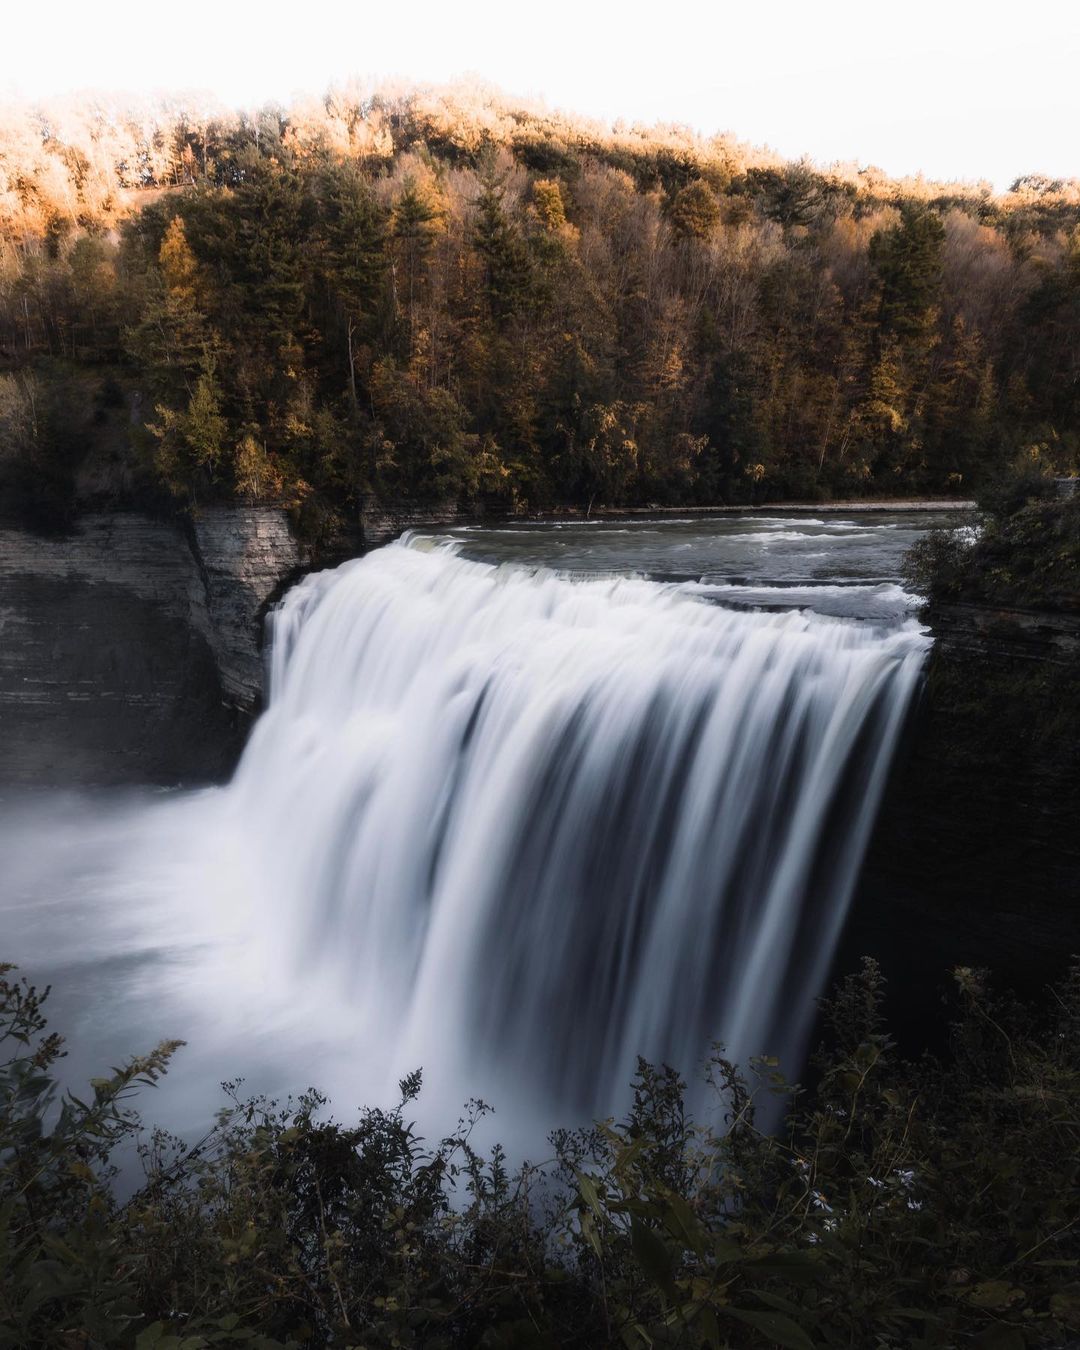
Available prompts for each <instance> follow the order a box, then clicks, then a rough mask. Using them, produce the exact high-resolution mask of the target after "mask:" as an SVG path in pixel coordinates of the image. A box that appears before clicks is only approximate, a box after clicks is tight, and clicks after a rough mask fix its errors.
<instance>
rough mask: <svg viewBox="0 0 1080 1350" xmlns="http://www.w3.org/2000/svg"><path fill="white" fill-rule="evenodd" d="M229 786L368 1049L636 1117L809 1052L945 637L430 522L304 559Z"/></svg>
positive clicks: (271, 917)
mask: <svg viewBox="0 0 1080 1350" xmlns="http://www.w3.org/2000/svg"><path fill="white" fill-rule="evenodd" d="M271 624H272V627H271V655H270V698H269V707H268V710H267V712H266V713H265V714H264V716H263V717H262V718H261V720H260V721H259V723H258V725H257V726H256V728H255V731H254V733H253V735H252V738H251V741H250V743H249V745H248V748H247V750H246V751H245V754H244V758H243V761H242V763H241V765H240V768H239V770H238V773H237V777H236V779H235V781H234V783H233V785H232V787H231V788H230V789H229V792H228V800H229V809H230V810H231V811H235V812H236V813H237V814H238V815H239V816H241V817H243V818H246V821H247V823H248V825H249V826H250V831H251V833H253V834H257V836H258V838H259V839H260V841H263V844H262V851H261V854H260V857H259V859H258V861H257V864H256V865H257V867H258V869H259V878H258V889H259V893H260V895H261V896H262V901H261V906H262V908H263V909H264V910H265V914H264V917H265V920H266V924H267V926H268V927H270V928H272V929H273V930H274V932H275V933H276V934H277V937H276V941H277V942H278V943H279V944H280V948H281V951H282V953H283V954H285V955H286V956H287V958H288V959H289V960H291V961H293V962H295V963H296V965H297V966H298V968H300V969H302V970H303V972H304V978H305V980H307V981H314V982H317V983H319V984H320V985H322V986H324V987H330V986H332V987H334V989H335V990H336V992H337V993H338V995H339V996H340V998H341V999H342V1000H343V1002H344V1006H345V1007H347V1008H348V1009H349V1015H350V1017H353V1018H355V1023H356V1026H357V1028H358V1035H359V1036H360V1038H361V1041H362V1044H363V1046H364V1047H365V1050H364V1055H365V1058H366V1059H367V1060H368V1061H369V1062H370V1063H371V1064H373V1065H376V1066H378V1068H379V1069H381V1070H382V1071H384V1072H385V1073H386V1074H387V1075H389V1074H396V1073H401V1072H404V1071H407V1070H408V1069H410V1068H413V1067H416V1066H418V1065H423V1066H424V1068H425V1073H426V1074H428V1073H430V1072H431V1071H432V1070H435V1069H436V1068H437V1069H438V1072H439V1073H440V1074H442V1075H443V1076H444V1077H445V1078H446V1079H447V1081H448V1082H454V1083H456V1084H457V1086H458V1090H459V1093H460V1094H461V1095H464V1094H467V1093H469V1092H474V1091H482V1092H484V1093H485V1094H487V1093H494V1094H496V1096H497V1099H498V1100H501V1101H505V1100H506V1098H507V1095H508V1094H509V1093H514V1094H517V1095H518V1096H519V1097H521V1096H523V1097H524V1098H525V1099H526V1100H531V1101H534V1102H535V1103H536V1104H537V1109H538V1110H541V1109H542V1110H544V1112H545V1114H546V1115H547V1119H548V1122H549V1123H554V1122H555V1121H557V1120H560V1119H565V1115H563V1116H560V1115H559V1114H558V1113H559V1112H560V1111H562V1112H564V1113H565V1112H567V1111H570V1112H577V1113H580V1114H584V1115H587V1114H590V1113H591V1114H594V1115H603V1114H607V1113H608V1112H610V1111H612V1110H615V1109H617V1108H618V1105H619V1093H620V1090H621V1089H622V1088H623V1087H624V1085H625V1084H626V1083H627V1082H628V1081H629V1078H630V1076H631V1075H632V1073H633V1069H634V1064H635V1059H636V1056H637V1055H639V1054H643V1055H645V1056H647V1057H649V1058H651V1059H654V1060H660V1059H663V1060H666V1061H668V1062H670V1063H672V1064H675V1065H677V1066H678V1067H679V1068H680V1069H682V1070H683V1071H684V1072H691V1071H692V1070H693V1068H694V1066H695V1064H696V1063H697V1062H698V1061H699V1060H700V1059H701V1057H702V1056H703V1054H705V1053H706V1052H707V1050H708V1047H709V1045H710V1043H711V1042H712V1041H714V1040H720V1041H722V1042H724V1043H725V1044H726V1045H727V1047H728V1049H729V1052H730V1053H731V1054H732V1055H734V1056H735V1057H737V1058H745V1057H747V1056H749V1055H753V1054H757V1053H763V1052H764V1053H771V1054H780V1055H781V1056H783V1055H788V1056H795V1055H797V1054H798V1052H799V1048H800V1044H801V1041H802V1039H803V1038H804V1036H805V1033H806V1030H807V1027H808V1022H809V1018H810V1016H811V1015H812V1003H813V998H814V996H815V995H816V994H817V993H818V992H819V990H820V986H821V983H822V981H823V980H824V978H825V975H826V973H827V969H828V966H829V962H830V960H831V957H832V954H833V951H834V948H835V943H836V940H837V938H838V936H839V931H840V928H841V925H842V923H843V919H844V915H845V912H846V908H847V905H848V903H849V899H850V896H851V892H852V889H853V886H854V883H855V878H856V873H857V870H858V867H859V864H860V861H861V858H862V854H863V851H864V848H865V845H866V842H867V838H868V834H869V831H870V829H871V826H872V824H873V818H874V814H875V812H876V810H877V807H878V804H879V802H880V797H881V793H882V790H883V787H884V782H885V778H886V774H887V770H888V766H889V762H890V759H891V756H892V752H893V749H894V746H895V743H896V740H897V737H898V734H899V732H900V729H901V726H902V724H903V720H904V716H905V713H906V710H907V708H908V706H909V703H910V700H911V697H912V694H913V692H914V691H915V689H916V687H917V684H918V680H919V676H920V670H921V666H922V662H923V658H924V655H925V650H926V646H927V639H926V638H925V637H924V636H923V635H922V634H921V632H920V630H919V629H918V627H917V626H916V625H915V624H913V623H910V622H908V623H906V624H901V625H898V626H894V627H891V628H881V627H875V626H873V625H870V624H865V623H856V622H849V621H842V620H837V619H830V618H824V617H821V616H818V615H814V614H811V613H808V612H805V611H792V612H787V613H756V612H744V611H735V610H729V609H724V608H721V607H719V606H718V605H716V604H712V603H706V602H705V601H704V600H702V599H701V598H700V597H695V596H692V595H688V594H686V593H685V592H683V593H680V592H679V591H678V589H677V588H676V587H673V586H664V585H659V584H656V583H653V582H649V581H644V580H639V579H634V578H605V579H602V580H570V579H568V578H566V577H563V576H560V575H557V574H555V573H550V572H543V571H528V570H525V569H522V568H516V567H492V566H488V565H486V564H482V563H474V562H468V561H465V560H463V559H462V558H460V557H458V556H456V554H455V553H454V551H453V550H452V548H450V547H447V546H445V545H444V546H440V545H432V544H431V543H430V541H428V542H426V543H425V541H418V540H408V539H407V540H405V541H403V542H401V543H398V544H395V545H391V546H389V547H387V548H384V549H381V550H379V551H377V552H375V553H373V554H370V555H369V556H367V557H366V558H363V559H361V560H358V561H356V562H352V563H348V564H346V565H345V566H343V567H341V568H338V569H337V570H335V571H332V572H324V573H319V574H316V575H313V576H310V577H308V578H306V579H305V580H304V581H302V582H301V583H300V584H299V585H298V586H296V587H295V588H294V589H293V590H292V591H291V592H290V593H289V594H288V595H287V596H286V598H285V600H284V601H283V603H282V604H281V606H280V607H279V608H278V610H277V611H276V612H275V613H274V615H273V616H272V619H271Z"/></svg>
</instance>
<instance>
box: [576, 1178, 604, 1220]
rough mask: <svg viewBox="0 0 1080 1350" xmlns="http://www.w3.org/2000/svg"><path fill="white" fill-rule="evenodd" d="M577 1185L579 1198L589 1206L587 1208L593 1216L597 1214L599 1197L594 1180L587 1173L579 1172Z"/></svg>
mask: <svg viewBox="0 0 1080 1350" xmlns="http://www.w3.org/2000/svg"><path fill="white" fill-rule="evenodd" d="M577 1184H578V1190H579V1191H580V1193H581V1198H582V1199H583V1200H584V1201H585V1203H586V1204H587V1205H588V1206H589V1208H590V1209H591V1210H592V1212H593V1213H594V1214H599V1213H600V1196H599V1193H598V1192H597V1189H596V1182H595V1180H594V1179H593V1178H592V1177H590V1176H589V1175H588V1173H586V1172H579V1173H578V1174H577Z"/></svg>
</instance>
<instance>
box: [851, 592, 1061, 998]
mask: <svg viewBox="0 0 1080 1350" xmlns="http://www.w3.org/2000/svg"><path fill="white" fill-rule="evenodd" d="M925 618H926V620H927V622H928V623H929V624H930V626H931V628H932V630H933V632H934V636H935V645H934V649H933V651H932V653H931V656H930V663H929V668H928V671H927V680H926V687H925V691H924V695H923V698H922V701H921V705H920V707H919V708H918V710H917V712H916V714H915V715H914V717H913V719H912V725H911V727H910V729H909V736H908V739H907V746H906V749H905V751H904V753H903V754H902V756H901V758H900V759H899V761H898V762H897V764H896V766H895V768H894V772H893V776H892V782H891V785H890V789H889V792H888V794H887V797H886V800H885V803H884V806H883V809H882V812H881V815H880V818H879V821H878V826H877V829H876V832H875V835H874V838H873V842H872V844H871V847H870V851H869V854H868V857H867V860H866V865H865V867H864V872H863V878H862V883H861V887H860V892H859V895H858V897H857V900H856V904H855V907H854V912H853V915H852V919H851V923H850V924H849V928H848V932H847V934H846V937H845V941H844V950H843V952H842V953H841V957H840V960H839V962H838V965H839V966H842V967H844V968H846V969H851V968H852V965H853V963H854V961H855V960H857V958H858V956H860V955H862V954H868V955H873V956H875V957H877V958H879V959H880V960H881V961H882V964H883V965H884V967H885V969H886V973H888V974H891V976H892V977H893V982H894V985H898V986H902V987H903V989H904V991H905V1002H910V1003H911V1005H912V1006H916V1007H923V1008H926V1007H929V1008H933V1006H934V1000H933V998H932V997H927V995H928V994H930V993H931V992H932V991H931V990H930V989H929V988H927V986H928V985H932V984H934V983H936V982H939V981H940V980H941V979H942V977H943V976H944V974H945V972H946V971H947V969H948V968H949V967H950V966H952V965H956V964H963V965H985V966H987V967H990V968H992V969H994V970H995V971H996V972H998V973H999V975H1000V976H1001V978H1002V979H1003V980H1004V981H1005V982H1007V983H1010V984H1013V985H1016V986H1017V987H1020V988H1024V989H1029V990H1030V989H1034V988H1036V987H1038V986H1041V985H1042V984H1043V983H1045V981H1046V980H1047V979H1048V978H1050V977H1051V976H1052V975H1053V974H1055V973H1056V972H1058V971H1060V970H1061V969H1062V968H1063V967H1064V965H1065V963H1066V962H1067V960H1068V959H1069V957H1070V956H1071V955H1072V954H1073V953H1080V917H1078V916H1080V762H1078V757H1077V746H1080V606H1078V605H1076V604H1075V603H1073V602H1072V600H1071V599H1070V598H1069V597H1063V598H1062V604H1061V606H1060V607H1058V608H1054V609H1045V610H1035V609H1020V608H1007V607H997V606H990V605H986V604H959V603H954V604H948V605H946V604H941V605H938V606H936V607H934V608H933V609H932V610H930V611H929V612H928V613H927V614H926V616H925Z"/></svg>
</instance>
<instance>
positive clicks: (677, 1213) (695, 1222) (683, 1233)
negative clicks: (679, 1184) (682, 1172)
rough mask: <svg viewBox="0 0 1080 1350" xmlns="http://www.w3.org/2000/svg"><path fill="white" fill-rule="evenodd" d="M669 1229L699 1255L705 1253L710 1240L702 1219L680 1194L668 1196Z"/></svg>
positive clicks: (673, 1235) (674, 1236) (672, 1234)
mask: <svg viewBox="0 0 1080 1350" xmlns="http://www.w3.org/2000/svg"><path fill="white" fill-rule="evenodd" d="M666 1226H667V1230H668V1232H669V1233H670V1234H671V1236H672V1237H673V1238H676V1239H677V1240H678V1241H680V1242H682V1244H683V1245H684V1246H685V1247H689V1248H690V1250H691V1251H692V1252H694V1253H695V1254H696V1255H697V1256H704V1255H705V1244H706V1242H707V1240H708V1236H709V1235H708V1233H707V1232H706V1230H705V1228H704V1226H703V1225H702V1223H701V1220H700V1219H699V1218H698V1216H697V1215H696V1214H695V1213H694V1211H693V1210H692V1209H691V1208H690V1206H689V1205H688V1204H687V1203H686V1201H685V1200H684V1199H683V1197H682V1196H681V1195H679V1194H677V1193H676V1194H673V1195H671V1196H669V1197H668V1214H667V1225H666Z"/></svg>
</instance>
